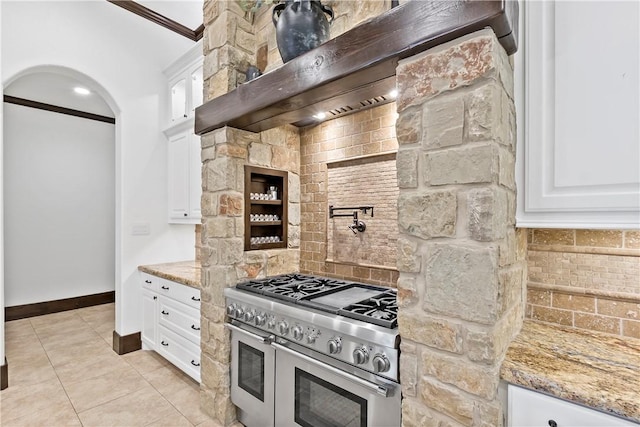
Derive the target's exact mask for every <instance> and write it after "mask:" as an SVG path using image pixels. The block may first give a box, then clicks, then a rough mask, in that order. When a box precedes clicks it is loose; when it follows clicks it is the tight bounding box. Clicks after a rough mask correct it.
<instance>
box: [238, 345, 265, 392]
mask: <svg viewBox="0 0 640 427" xmlns="http://www.w3.org/2000/svg"><path fill="white" fill-rule="evenodd" d="M238 359H239V360H238V385H239V386H240V388H242V389H243V390H245V391H246V392H247V393H250V394H251V395H253V396H255V397H256V398H258V399H260V400H261V401H262V402H264V352H262V351H260V350H257V349H255V348H253V347H251V346H249V345H246V344H245V343H243V342H242V341H239V342H238Z"/></svg>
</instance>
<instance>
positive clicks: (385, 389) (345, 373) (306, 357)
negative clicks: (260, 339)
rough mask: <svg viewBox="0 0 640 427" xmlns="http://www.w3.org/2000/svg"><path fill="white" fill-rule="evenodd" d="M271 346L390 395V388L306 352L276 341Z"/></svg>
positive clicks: (384, 394) (372, 389) (375, 390)
mask: <svg viewBox="0 0 640 427" xmlns="http://www.w3.org/2000/svg"><path fill="white" fill-rule="evenodd" d="M271 347H274V348H275V349H276V350H281V351H284V352H285V353H289V354H290V355H292V356H295V357H299V358H300V359H302V360H304V361H305V362H308V363H310V364H312V365H315V366H317V367H319V368H321V369H326V370H328V371H330V372H332V373H334V374H336V375H340V376H341V377H344V378H346V379H348V380H349V381H351V382H354V383H356V384H358V385H360V386H363V387H366V388H368V389H370V390H371V391H373V392H374V393H378V394H380V395H382V396H384V397H388V396H389V389H388V388H387V387H384V386H381V385H378V384H375V383H372V382H370V381H367V380H363V379H362V378H360V377H357V376H355V375H353V374H350V373H349V372H345V371H343V370H341V369H338V368H334V367H333V366H331V365H327V364H325V363H322V362H318V361H317V360H316V359H314V358H312V357H309V356H307V355H306V354H302V353H299V352H297V351H295V350H291V349H290V348H288V347H285V346H283V345H281V344H278V343H276V342H272V343H271Z"/></svg>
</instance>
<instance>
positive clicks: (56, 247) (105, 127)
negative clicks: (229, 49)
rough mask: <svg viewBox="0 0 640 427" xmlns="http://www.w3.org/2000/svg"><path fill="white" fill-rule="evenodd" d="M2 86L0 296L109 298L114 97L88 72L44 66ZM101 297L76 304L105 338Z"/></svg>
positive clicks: (19, 299) (9, 299)
mask: <svg viewBox="0 0 640 427" xmlns="http://www.w3.org/2000/svg"><path fill="white" fill-rule="evenodd" d="M76 88H77V91H74V89H76ZM82 89H84V90H85V91H84V93H78V92H83V91H82ZM4 96H5V103H4V117H3V121H4V123H3V145H4V147H3V148H4V167H3V186H4V206H3V213H4V227H5V228H4V239H3V244H4V260H5V279H6V280H5V285H4V294H5V299H4V303H5V306H6V307H9V308H11V307H15V306H27V307H28V306H30V305H41V304H42V303H46V302H51V301H60V300H62V301H64V300H69V299H75V298H78V299H80V300H82V297H87V296H94V295H102V296H103V297H104V296H106V295H108V294H111V297H112V298H113V294H114V292H115V283H116V279H115V278H116V277H117V274H116V259H117V258H116V252H117V248H116V235H117V233H116V211H117V209H116V128H115V126H114V124H115V116H116V113H117V107H116V106H115V103H114V102H113V100H112V99H111V98H110V97H109V96H108V94H106V91H105V90H104V89H103V88H102V87H101V86H100V85H99V84H97V83H96V82H95V81H93V80H92V79H90V78H88V77H87V76H85V75H83V74H81V73H78V72H75V71H74V70H70V69H67V68H62V67H49V66H45V67H36V68H32V69H29V70H26V71H24V72H22V73H19V75H16V76H15V77H13V78H12V79H10V80H9V81H8V82H6V84H5V87H4ZM87 301H89V300H87V299H85V300H84V302H85V303H87ZM81 304H82V303H81ZM110 307H111V309H110V311H111V312H110V313H106V312H105V311H104V310H101V311H100V316H98V317H101V318H99V319H98V318H96V316H92V313H91V312H85V313H83V314H84V316H83V318H84V319H85V320H86V321H87V323H88V324H89V325H91V324H92V323H93V325H95V326H96V330H95V332H96V333H97V334H99V335H100V337H101V338H102V339H104V340H105V341H106V342H107V343H109V345H110V343H111V335H112V331H113V322H114V318H115V309H114V304H112V305H111V306H110ZM54 310H55V308H54ZM95 314H98V312H97V311H96V313H95ZM105 319H108V322H109V323H110V327H109V328H108V329H107V328H105V327H104V326H102V329H100V326H101V325H103V323H104V322H103V321H104V320H105ZM6 320H10V319H6ZM98 322H100V324H99V323H98ZM8 338H9V337H8V336H7V339H8ZM7 350H8V349H7Z"/></svg>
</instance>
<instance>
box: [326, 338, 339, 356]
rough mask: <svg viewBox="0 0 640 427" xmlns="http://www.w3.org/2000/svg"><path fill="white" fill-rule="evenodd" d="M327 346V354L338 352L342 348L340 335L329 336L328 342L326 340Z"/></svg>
mask: <svg viewBox="0 0 640 427" xmlns="http://www.w3.org/2000/svg"><path fill="white" fill-rule="evenodd" d="M327 348H328V349H329V354H338V353H340V350H342V340H341V339H340V337H336V338H331V339H330V340H329V342H327Z"/></svg>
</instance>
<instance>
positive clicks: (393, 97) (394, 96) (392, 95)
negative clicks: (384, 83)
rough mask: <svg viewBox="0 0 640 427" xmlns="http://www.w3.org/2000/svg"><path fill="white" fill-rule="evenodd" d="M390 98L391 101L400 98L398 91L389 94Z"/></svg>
mask: <svg viewBox="0 0 640 427" xmlns="http://www.w3.org/2000/svg"><path fill="white" fill-rule="evenodd" d="M388 96H389V98H391V99H395V98H396V97H397V96H398V89H394V90H392V91H391V92H389V95H388Z"/></svg>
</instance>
